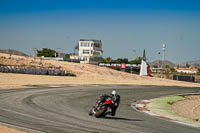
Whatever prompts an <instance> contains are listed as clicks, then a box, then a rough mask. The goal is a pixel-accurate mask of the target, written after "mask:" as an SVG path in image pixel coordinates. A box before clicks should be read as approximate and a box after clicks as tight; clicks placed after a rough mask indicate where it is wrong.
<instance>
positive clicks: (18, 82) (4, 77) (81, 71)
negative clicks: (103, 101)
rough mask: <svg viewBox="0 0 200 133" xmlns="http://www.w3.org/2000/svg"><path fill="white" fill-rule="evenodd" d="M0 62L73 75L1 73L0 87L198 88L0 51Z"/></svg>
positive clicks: (95, 67)
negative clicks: (149, 86) (116, 85)
mask: <svg viewBox="0 0 200 133" xmlns="http://www.w3.org/2000/svg"><path fill="white" fill-rule="evenodd" d="M0 65H5V66H27V67H43V68H59V69H62V70H65V71H66V72H70V73H73V74H75V75H76V77H70V76H47V75H30V74H12V73H0V79H1V80H0V88H1V89H5V88H24V87H27V85H28V86H31V85H69V84H78V85H82V84H132V85H161V86H188V87H200V84H197V83H188V82H180V81H173V80H167V79H161V78H155V77H146V76H139V75H136V74H130V73H126V72H121V71H116V70H113V69H111V68H107V67H100V66H97V65H91V64H80V63H72V62H64V61H54V60H44V59H42V58H33V57H24V56H16V55H9V54H2V53H0Z"/></svg>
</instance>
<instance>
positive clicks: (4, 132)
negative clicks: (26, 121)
mask: <svg viewBox="0 0 200 133" xmlns="http://www.w3.org/2000/svg"><path fill="white" fill-rule="evenodd" d="M0 133H25V132H22V131H19V130H15V129H11V128H7V127H3V126H0Z"/></svg>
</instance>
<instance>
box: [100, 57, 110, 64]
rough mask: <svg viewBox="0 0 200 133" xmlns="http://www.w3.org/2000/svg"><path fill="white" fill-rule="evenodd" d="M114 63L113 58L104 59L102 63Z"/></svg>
mask: <svg viewBox="0 0 200 133" xmlns="http://www.w3.org/2000/svg"><path fill="white" fill-rule="evenodd" d="M111 62H112V58H110V57H107V58H103V60H102V63H111Z"/></svg>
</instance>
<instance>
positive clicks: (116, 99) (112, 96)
mask: <svg viewBox="0 0 200 133" xmlns="http://www.w3.org/2000/svg"><path fill="white" fill-rule="evenodd" d="M108 98H110V99H111V100H112V101H113V102H114V105H115V106H114V107H113V108H111V112H107V113H106V115H107V114H111V115H112V116H115V114H116V110H117V108H118V106H119V103H120V95H119V94H118V93H117V90H113V91H112V93H111V94H110V95H107V94H104V95H101V96H100V97H99V99H100V101H101V102H105V101H106V99H108ZM97 101H98V100H97ZM89 115H93V112H92V110H91V111H90V112H89Z"/></svg>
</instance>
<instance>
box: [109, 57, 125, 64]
mask: <svg viewBox="0 0 200 133" xmlns="http://www.w3.org/2000/svg"><path fill="white" fill-rule="evenodd" d="M112 63H117V64H121V63H128V59H127V58H123V59H122V58H118V59H116V60H113V61H112Z"/></svg>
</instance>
